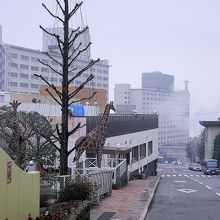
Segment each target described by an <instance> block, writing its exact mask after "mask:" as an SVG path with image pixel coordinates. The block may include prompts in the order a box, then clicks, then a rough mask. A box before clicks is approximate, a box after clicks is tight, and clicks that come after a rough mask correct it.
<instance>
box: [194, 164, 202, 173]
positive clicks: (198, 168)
mask: <svg viewBox="0 0 220 220" xmlns="http://www.w3.org/2000/svg"><path fill="white" fill-rule="evenodd" d="M192 170H193V171H202V166H201V164H198V163H195V164H193V168H192Z"/></svg>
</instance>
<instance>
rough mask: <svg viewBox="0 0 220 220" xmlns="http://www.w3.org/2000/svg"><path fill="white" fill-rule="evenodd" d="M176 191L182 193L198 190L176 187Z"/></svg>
mask: <svg viewBox="0 0 220 220" xmlns="http://www.w3.org/2000/svg"><path fill="white" fill-rule="evenodd" d="M177 191H179V192H184V193H192V192H197V191H198V190H195V189H178V190H177Z"/></svg>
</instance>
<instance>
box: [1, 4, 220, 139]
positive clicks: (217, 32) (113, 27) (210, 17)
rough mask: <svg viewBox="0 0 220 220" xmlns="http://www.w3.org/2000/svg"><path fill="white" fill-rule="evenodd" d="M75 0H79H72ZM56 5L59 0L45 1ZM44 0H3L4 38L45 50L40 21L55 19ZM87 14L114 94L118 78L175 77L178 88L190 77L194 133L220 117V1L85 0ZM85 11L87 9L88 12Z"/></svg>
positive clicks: (133, 80) (135, 80)
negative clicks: (151, 74) (158, 74)
mask: <svg viewBox="0 0 220 220" xmlns="http://www.w3.org/2000/svg"><path fill="white" fill-rule="evenodd" d="M73 1H75V0H73ZM43 2H44V3H45V4H47V5H48V7H50V8H51V9H52V10H55V8H56V7H55V4H54V2H55V0H46V1H43ZM41 3H42V0H41V1H39V0H20V1H15V0H7V1H2V2H1V7H0V24H2V25H3V41H4V42H6V43H10V44H15V45H19V46H24V47H29V48H34V49H41V43H42V39H41V38H42V33H41V30H40V29H39V24H42V25H44V26H52V25H53V22H54V21H53V19H51V17H50V16H49V15H48V14H47V13H46V12H45V10H44V9H43V8H42V6H41ZM84 3H85V4H84V5H85V6H84V8H83V16H84V18H85V23H87V24H88V25H89V27H90V34H91V39H92V42H93V46H92V56H93V58H97V57H100V58H101V59H108V60H109V63H110V65H111V69H110V98H111V99H112V98H113V88H114V84H115V83H130V84H131V85H132V87H135V88H137V87H140V86H141V73H142V72H148V71H162V72H163V73H167V74H172V75H174V76H175V88H176V89H183V88H184V84H183V81H184V80H186V79H187V80H189V81H190V84H189V88H190V94H191V119H192V120H191V131H190V133H191V135H194V134H197V133H198V132H199V129H201V126H200V125H199V124H198V121H199V120H215V119H216V118H217V117H219V116H220V113H218V112H219V109H220V102H219V101H220V92H219V90H220V89H219V88H220V86H219V82H220V13H219V11H220V1H219V0H136V1H134V0H133V1H132V0H85V2H84ZM85 11H86V13H85Z"/></svg>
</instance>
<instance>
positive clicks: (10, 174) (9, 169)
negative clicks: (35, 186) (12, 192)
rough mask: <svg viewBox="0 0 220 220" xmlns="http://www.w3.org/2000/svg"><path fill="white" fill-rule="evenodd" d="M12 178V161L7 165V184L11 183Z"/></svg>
mask: <svg viewBox="0 0 220 220" xmlns="http://www.w3.org/2000/svg"><path fill="white" fill-rule="evenodd" d="M11 177H12V161H9V162H8V163H7V184H10V183H11Z"/></svg>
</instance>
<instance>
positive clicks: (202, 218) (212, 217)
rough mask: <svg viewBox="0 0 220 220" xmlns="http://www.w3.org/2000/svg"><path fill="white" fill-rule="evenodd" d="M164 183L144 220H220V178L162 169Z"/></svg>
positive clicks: (185, 169) (176, 167)
mask: <svg viewBox="0 0 220 220" xmlns="http://www.w3.org/2000/svg"><path fill="white" fill-rule="evenodd" d="M158 175H160V176H161V180H160V182H159V185H158V187H157V190H156V193H155V195H154V198H153V201H152V203H151V206H150V209H149V212H148V214H147V217H146V218H145V220H194V219H195V220H197V219H198V220H220V175H218V176H216V175H203V173H202V172H199V171H191V170H188V166H184V165H170V164H169V165H166V164H165V165H159V166H158Z"/></svg>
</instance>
